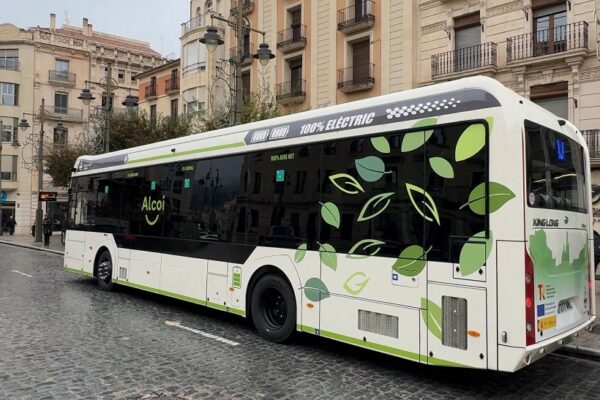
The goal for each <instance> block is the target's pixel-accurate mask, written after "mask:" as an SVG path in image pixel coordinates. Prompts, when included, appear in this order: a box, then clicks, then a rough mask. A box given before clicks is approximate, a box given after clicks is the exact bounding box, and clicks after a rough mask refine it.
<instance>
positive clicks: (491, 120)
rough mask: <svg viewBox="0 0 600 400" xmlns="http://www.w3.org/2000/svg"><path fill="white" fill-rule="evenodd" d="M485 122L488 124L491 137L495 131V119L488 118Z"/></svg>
mask: <svg viewBox="0 0 600 400" xmlns="http://www.w3.org/2000/svg"><path fill="white" fill-rule="evenodd" d="M485 122H487V124H488V131H489V132H490V135H491V134H492V132H493V129H494V117H487V118H486V119H485Z"/></svg>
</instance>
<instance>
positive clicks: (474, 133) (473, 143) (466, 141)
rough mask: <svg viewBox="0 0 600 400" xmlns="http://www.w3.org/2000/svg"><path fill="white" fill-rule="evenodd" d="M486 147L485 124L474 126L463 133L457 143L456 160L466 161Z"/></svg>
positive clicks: (470, 126)
mask: <svg viewBox="0 0 600 400" xmlns="http://www.w3.org/2000/svg"><path fill="white" fill-rule="evenodd" d="M483 146H485V126H484V125H483V124H472V125H469V126H468V127H467V129H465V130H464V131H463V133H462V134H461V135H460V137H459V138H458V143H456V149H455V151H454V159H455V160H456V161H457V162H458V161H464V160H466V159H468V158H471V157H473V156H474V155H475V154H477V153H478V152H479V150H481V149H483Z"/></svg>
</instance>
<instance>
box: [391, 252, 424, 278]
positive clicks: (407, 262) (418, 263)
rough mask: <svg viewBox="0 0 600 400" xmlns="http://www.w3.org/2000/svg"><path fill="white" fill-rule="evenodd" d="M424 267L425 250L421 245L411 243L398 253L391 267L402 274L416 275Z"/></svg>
mask: <svg viewBox="0 0 600 400" xmlns="http://www.w3.org/2000/svg"><path fill="white" fill-rule="evenodd" d="M423 268H425V252H424V251H423V248H422V247H421V246H418V245H416V244H413V245H411V246H408V247H407V248H405V249H404V250H402V252H401V253H400V256H399V257H398V259H397V260H396V262H395V263H394V265H393V266H392V269H393V270H394V271H396V272H397V273H399V274H400V275H404V276H417V275H419V274H420V273H421V271H423Z"/></svg>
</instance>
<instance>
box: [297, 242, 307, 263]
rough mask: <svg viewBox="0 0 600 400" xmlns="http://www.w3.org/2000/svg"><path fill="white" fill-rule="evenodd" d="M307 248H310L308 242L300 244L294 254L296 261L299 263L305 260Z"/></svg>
mask: <svg viewBox="0 0 600 400" xmlns="http://www.w3.org/2000/svg"><path fill="white" fill-rule="evenodd" d="M307 248H308V246H307V244H306V243H302V244H301V245H300V246H298V249H297V250H296V253H295V254H294V261H295V262H296V263H299V262H301V261H302V260H304V256H305V255H306V249H307Z"/></svg>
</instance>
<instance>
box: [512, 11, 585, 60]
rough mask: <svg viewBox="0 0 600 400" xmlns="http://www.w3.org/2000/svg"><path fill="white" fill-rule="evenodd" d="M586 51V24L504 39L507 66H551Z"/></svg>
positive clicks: (577, 23)
mask: <svg viewBox="0 0 600 400" xmlns="http://www.w3.org/2000/svg"><path fill="white" fill-rule="evenodd" d="M587 51H588V24H587V22H585V21H582V22H575V23H573V24H568V25H562V26H557V27H554V28H553V29H545V30H541V31H538V32H534V33H527V34H524V35H518V36H513V37H509V38H507V39H506V60H507V63H508V65H509V66H521V65H523V66H525V65H531V64H541V63H545V62H554V61H557V60H560V59H565V58H569V57H573V56H585V55H587Z"/></svg>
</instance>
